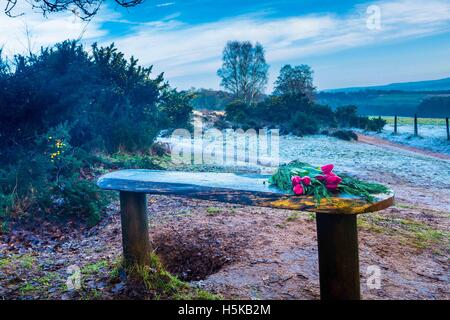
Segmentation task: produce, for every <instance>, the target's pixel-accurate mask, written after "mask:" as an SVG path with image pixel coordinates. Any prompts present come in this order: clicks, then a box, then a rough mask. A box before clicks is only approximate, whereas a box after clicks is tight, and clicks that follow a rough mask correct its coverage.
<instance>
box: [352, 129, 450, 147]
mask: <svg viewBox="0 0 450 320" xmlns="http://www.w3.org/2000/svg"><path fill="white" fill-rule="evenodd" d="M356 131H359V132H362V133H364V134H366V135H373V136H377V137H379V138H383V139H387V140H389V141H393V142H397V143H401V144H405V145H408V146H412V147H415V148H421V149H425V150H431V151H434V152H441V153H445V154H450V141H448V140H447V132H446V127H445V125H438V124H419V128H418V131H419V136H417V137H416V136H414V127H413V125H412V124H405V125H399V126H398V133H397V134H394V125H392V124H387V125H385V127H384V129H383V131H382V132H381V133H376V132H368V131H362V130H356Z"/></svg>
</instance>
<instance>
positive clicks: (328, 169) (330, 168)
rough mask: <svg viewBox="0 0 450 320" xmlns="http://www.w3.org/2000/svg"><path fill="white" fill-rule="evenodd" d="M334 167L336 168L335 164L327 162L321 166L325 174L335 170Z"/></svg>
mask: <svg viewBox="0 0 450 320" xmlns="http://www.w3.org/2000/svg"><path fill="white" fill-rule="evenodd" d="M333 168H334V165H332V164H326V165H324V166H322V167H320V169H321V170H322V172H323V173H325V174H329V173H330V172H331V171H333Z"/></svg>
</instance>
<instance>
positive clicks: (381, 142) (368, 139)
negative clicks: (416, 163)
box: [357, 133, 450, 160]
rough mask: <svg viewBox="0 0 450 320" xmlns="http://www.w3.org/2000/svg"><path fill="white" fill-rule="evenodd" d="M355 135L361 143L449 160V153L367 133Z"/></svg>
mask: <svg viewBox="0 0 450 320" xmlns="http://www.w3.org/2000/svg"><path fill="white" fill-rule="evenodd" d="M357 135H358V141H359V142H363V143H367V144H371V145H375V146H382V147H389V148H392V149H402V150H406V151H411V152H414V153H419V154H421V155H425V156H428V157H433V158H438V159H441V160H450V155H447V154H444V153H438V152H433V151H428V150H424V149H419V148H415V147H411V146H407V145H404V144H400V143H395V142H392V141H388V140H385V139H381V138H377V137H372V136H367V135H364V134H361V133H357Z"/></svg>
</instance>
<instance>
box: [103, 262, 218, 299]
mask: <svg viewBox="0 0 450 320" xmlns="http://www.w3.org/2000/svg"><path fill="white" fill-rule="evenodd" d="M120 270H126V273H127V276H128V278H130V279H131V280H132V281H135V282H138V283H142V284H143V285H144V286H145V288H146V289H147V290H148V291H150V292H152V293H153V294H154V296H155V298H156V299H189V300H197V299H198V300H206V299H207V300H210V299H220V298H221V297H220V296H216V295H214V294H211V293H209V292H207V291H204V290H201V289H198V288H192V287H191V286H190V285H189V284H188V283H187V282H184V281H181V280H180V279H178V278H177V277H175V276H174V275H172V274H170V273H169V272H168V271H167V270H165V268H164V266H163V265H162V263H161V261H160V259H159V257H158V256H157V255H156V254H154V253H151V254H150V256H149V263H148V265H145V266H128V267H125V268H124V267H123V263H120V264H118V265H116V266H115V268H113V270H112V271H111V273H110V274H111V276H112V277H113V278H116V277H118V275H119V273H120Z"/></svg>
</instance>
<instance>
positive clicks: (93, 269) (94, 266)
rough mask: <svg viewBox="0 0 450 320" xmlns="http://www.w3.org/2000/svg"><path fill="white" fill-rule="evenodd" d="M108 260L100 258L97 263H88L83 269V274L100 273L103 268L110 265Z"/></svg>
mask: <svg viewBox="0 0 450 320" xmlns="http://www.w3.org/2000/svg"><path fill="white" fill-rule="evenodd" d="M108 265H109V264H108V261H106V260H100V261H97V262H95V263H91V264H87V265H85V266H84V267H83V268H82V269H81V274H82V275H83V274H84V275H89V274H94V273H99V272H100V271H101V269H104V268H106V267H108Z"/></svg>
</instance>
